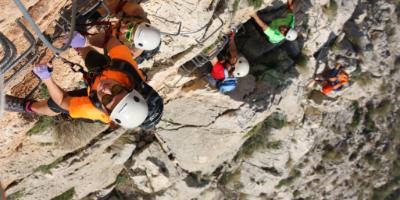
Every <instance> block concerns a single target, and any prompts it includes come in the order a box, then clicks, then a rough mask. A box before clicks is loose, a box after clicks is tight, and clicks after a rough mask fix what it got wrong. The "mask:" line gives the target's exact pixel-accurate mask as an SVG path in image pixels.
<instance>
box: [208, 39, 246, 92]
mask: <svg viewBox="0 0 400 200" xmlns="http://www.w3.org/2000/svg"><path fill="white" fill-rule="evenodd" d="M234 38H235V33H234V32H232V33H231V36H230V40H229V46H228V48H227V49H225V52H223V54H225V55H223V57H222V58H220V59H218V58H214V59H212V60H211V64H212V68H211V72H210V74H209V76H208V80H209V83H210V84H211V85H213V86H215V87H216V88H217V89H218V90H219V91H220V92H222V93H227V92H231V91H233V90H235V89H236V87H237V84H238V80H237V79H238V78H240V77H245V76H246V75H247V74H248V73H249V71H250V65H249V62H248V61H247V59H246V58H245V57H244V56H243V55H240V54H238V52H237V48H236V45H235V41H234Z"/></svg>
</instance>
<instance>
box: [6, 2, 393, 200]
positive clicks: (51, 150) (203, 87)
mask: <svg viewBox="0 0 400 200" xmlns="http://www.w3.org/2000/svg"><path fill="white" fill-rule="evenodd" d="M251 2H258V1H244V0H242V1H237V0H230V1H218V0H200V1H194V0H187V1H161V0H152V1H144V2H142V5H143V7H144V8H145V10H146V11H147V12H148V16H149V18H150V20H151V21H152V23H154V24H155V25H156V26H157V27H159V28H160V30H162V31H163V32H168V33H172V32H174V31H175V30H176V27H177V22H182V32H181V35H179V36H172V35H168V34H167V35H163V37H162V46H161V49H160V53H158V54H157V55H156V56H155V58H154V59H151V60H149V61H146V62H145V63H143V64H142V65H141V66H140V67H142V68H144V69H146V70H148V71H149V74H150V75H151V81H150V84H151V85H152V86H153V87H154V88H156V89H157V90H158V91H159V92H160V93H161V94H162V95H163V96H164V98H165V102H166V105H165V113H164V116H163V119H162V121H161V122H160V124H159V125H158V127H157V129H156V130H154V131H151V132H143V131H140V130H134V131H125V130H120V129H119V130H115V131H110V130H108V129H106V127H104V126H100V125H97V124H92V125H90V126H89V127H88V130H90V131H85V130H83V131H84V132H88V134H87V135H85V137H82V138H81V137H78V138H81V139H79V140H80V142H79V143H75V144H72V145H70V146H68V147H66V146H63V145H61V144H60V143H61V142H60V137H55V136H56V135H57V134H56V133H55V132H56V131H55V129H51V128H48V129H46V130H45V131H42V132H40V133H38V134H34V135H32V134H27V132H28V130H29V129H31V128H32V127H33V126H34V124H37V118H33V119H32V118H30V119H29V118H26V117H25V118H23V117H22V116H20V115H16V114H12V113H6V114H5V115H4V116H3V117H2V118H1V120H0V126H1V129H2V133H1V134H0V152H1V153H0V158H1V159H0V181H1V182H2V185H3V186H5V187H6V193H7V195H9V196H10V197H11V199H52V198H54V197H60V198H61V197H62V198H64V199H82V198H84V199H166V200H167V199H385V198H387V199H396V198H397V197H398V195H399V188H400V185H399V184H398V182H399V180H400V174H399V173H398V171H399V166H400V163H399V161H398V160H399V159H398V149H399V147H400V140H399V133H400V121H399V113H400V111H399V106H400V104H399V101H400V99H399V94H400V89H399V80H400V70H399V69H400V61H399V57H400V47H399V45H400V42H399V41H400V34H399V31H400V30H399V26H398V19H399V16H400V15H399V13H400V12H399V10H400V8H399V7H400V5H399V3H398V1H388V0H376V1H367V0H361V1H360V0H347V1H345V0H330V1H329V0H324V1H321V0H306V1H297V3H296V9H295V15H296V29H297V30H298V31H299V33H300V35H301V37H300V38H299V43H297V46H292V44H290V43H285V44H283V45H282V46H280V47H278V48H276V49H274V50H273V51H271V52H267V53H265V54H262V55H261V56H262V57H259V58H262V59H256V60H252V64H253V65H252V66H251V74H250V75H249V76H247V77H245V78H241V79H239V88H238V89H237V90H236V91H235V92H233V93H231V94H228V95H224V94H220V93H218V92H217V91H215V90H213V89H212V87H210V86H208V85H207V83H206V82H205V80H204V77H203V76H202V75H201V74H200V73H198V72H195V73H193V74H191V75H189V76H183V75H182V73H181V71H180V70H179V68H180V66H181V65H182V64H184V63H186V62H188V61H189V60H190V59H192V58H193V57H195V56H196V55H198V54H199V53H200V52H202V50H203V49H206V48H207V47H209V46H210V45H211V44H213V43H216V42H217V40H218V39H219V38H220V36H222V35H223V34H226V33H227V32H228V31H229V29H230V28H232V27H234V26H237V25H238V24H241V23H245V26H244V27H245V28H247V29H246V30H253V31H254V30H256V28H254V26H253V24H252V23H253V22H252V21H248V19H249V17H248V14H249V13H251V12H254V11H255V10H257V9H258V8H254V7H253V6H251V5H249V3H251ZM259 2H260V3H261V4H260V8H264V7H267V9H272V8H276V7H279V6H281V5H284V4H285V3H286V1H278V0H276V1H274V0H264V1H259ZM24 3H25V5H26V6H28V7H30V12H31V13H32V15H34V16H35V17H34V18H35V20H36V21H38V22H39V24H40V26H41V27H42V28H43V30H45V29H46V27H48V26H49V24H51V21H52V20H54V19H55V18H56V14H55V12H52V11H54V10H59V9H61V8H62V7H63V5H64V3H65V2H64V1H54V2H53V1H52V2H48V1H41V0H39V1H24ZM0 7H1V8H4V9H5V10H7V12H5V13H3V14H0V24H1V26H0V30H1V31H2V32H3V33H5V34H6V35H7V36H8V37H10V39H11V40H12V41H13V42H15V43H16V44H17V47H18V49H23V48H24V47H25V46H24V45H25V44H24V41H22V40H21V37H20V36H21V34H22V33H21V32H20V31H17V30H16V28H15V27H16V26H15V25H14V24H13V21H14V20H15V19H16V18H17V17H19V16H20V15H19V13H18V12H10V11H11V10H16V8H15V7H14V6H13V4H6V3H4V2H3V1H0ZM4 9H3V10H4ZM5 16H7V17H5ZM216 17H219V18H221V19H222V20H223V21H224V24H223V25H222V28H221V29H217V28H218V27H219V23H220V21H219V19H218V18H216ZM207 25H208V26H207ZM203 27H207V28H204V29H202V28H203ZM214 30H217V31H216V32H215V34H211V33H212V32H214ZM240 34H242V36H243V35H245V34H246V33H243V32H241V30H239V32H238V40H241V39H242V40H244V39H246V38H244V39H243V38H241V35H240ZM208 36H210V37H208ZM254 37H256V35H255V34H254ZM206 38H208V39H207V40H205V41H202V40H203V39H206ZM261 39H263V38H261ZM239 43H240V41H239ZM39 45H40V44H39ZM243 46H244V47H246V45H243ZM252 47H253V46H252ZM257 48H259V47H257V46H254V49H255V50H257ZM299 48H301V54H300V55H299V56H295V54H296V52H297V51H298V49H299ZM254 49H253V51H254ZM250 50H252V49H250ZM40 52H41V54H43V56H42V58H41V60H42V61H44V60H46V58H47V57H48V54H51V53H50V52H48V51H45V50H44V48H42V49H41V51H40ZM249 52H250V51H249ZM249 52H246V53H249ZM242 53H243V52H242ZM256 53H260V52H256ZM61 56H63V57H66V58H69V59H71V60H73V61H76V62H81V63H82V61H81V60H80V58H79V56H77V55H76V53H75V52H74V51H73V50H71V51H66V52H64V53H63V54H62V55H61ZM336 63H341V64H342V65H344V66H346V70H348V71H349V72H350V74H351V81H352V83H351V86H350V87H348V88H346V89H345V90H343V91H341V92H339V93H335V94H332V95H330V96H328V97H327V96H324V95H322V94H320V92H318V91H317V90H313V89H311V88H309V87H307V85H308V84H307V83H308V82H309V80H310V79H311V78H312V77H313V76H314V75H315V73H320V72H323V71H324V70H326V69H328V68H331V67H333V66H334V65H335V64H336ZM54 66H55V69H54V70H55V71H54V73H55V75H56V81H57V82H59V83H60V84H61V85H62V87H64V88H66V89H74V88H77V87H80V85H79V83H78V82H79V80H80V79H81V76H80V74H78V73H73V72H72V71H71V70H67V69H68V67H67V66H66V65H65V64H64V63H62V62H61V60H56V63H54ZM28 72H29V70H26V72H25V73H22V75H21V77H19V78H18V79H16V81H15V83H14V84H13V87H10V88H6V89H7V92H8V93H12V94H16V95H20V96H24V95H26V93H24V90H23V89H24V88H26V86H27V84H26V83H25V84H21V83H19V82H20V81H21V80H22V79H24V80H30V79H32V78H30V77H29V73H28ZM18 83H19V84H18ZM35 96H36V97H37V98H42V97H41V96H40V94H35ZM54 123H55V124H56V126H57V124H58V126H60V124H59V122H57V121H56V122H54ZM67 132H69V131H67ZM72 132H73V131H72ZM65 138H68V137H64V139H65Z"/></svg>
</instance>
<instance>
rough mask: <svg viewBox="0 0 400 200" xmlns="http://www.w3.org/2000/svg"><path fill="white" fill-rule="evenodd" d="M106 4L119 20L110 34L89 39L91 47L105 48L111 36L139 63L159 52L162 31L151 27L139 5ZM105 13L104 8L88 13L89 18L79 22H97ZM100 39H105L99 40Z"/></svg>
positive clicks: (119, 0)
mask: <svg viewBox="0 0 400 200" xmlns="http://www.w3.org/2000/svg"><path fill="white" fill-rule="evenodd" d="M105 3H106V4H107V6H108V7H109V9H110V10H111V15H112V16H114V17H117V18H118V19H119V20H118V22H117V23H116V24H113V25H112V30H110V33H102V34H97V35H94V36H91V37H89V42H90V44H91V45H93V46H96V47H100V48H103V47H104V42H103V41H105V40H107V38H109V35H114V36H115V37H116V38H117V39H119V40H120V41H121V43H122V44H125V45H127V46H128V47H129V48H130V49H131V52H132V55H133V58H134V59H135V60H136V61H137V63H141V62H143V61H144V60H145V59H149V58H150V57H152V56H153V55H154V54H155V53H157V52H158V50H159V47H160V44H161V34H160V31H159V30H158V29H157V28H155V27H154V26H152V25H150V21H149V20H148V19H147V18H146V13H145V12H144V10H143V8H142V7H141V6H140V5H139V4H138V3H135V2H128V1H126V0H107V1H105ZM104 13H105V11H104V8H98V9H97V10H95V13H88V14H87V15H88V16H82V17H81V20H79V19H78V21H81V22H80V23H87V22H88V21H89V22H92V21H97V20H98V19H99V18H100V17H101V16H102V15H104ZM86 17H89V19H86ZM82 21H83V22H82ZM106 32H107V31H106ZM92 37H94V38H92ZM98 38H103V39H102V40H99V39H98ZM94 41H101V42H94Z"/></svg>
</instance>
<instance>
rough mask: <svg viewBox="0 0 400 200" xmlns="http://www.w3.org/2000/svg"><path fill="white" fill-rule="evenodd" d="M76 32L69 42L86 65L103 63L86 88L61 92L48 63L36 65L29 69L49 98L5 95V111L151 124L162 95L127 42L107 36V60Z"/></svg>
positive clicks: (156, 117) (131, 124)
mask: <svg viewBox="0 0 400 200" xmlns="http://www.w3.org/2000/svg"><path fill="white" fill-rule="evenodd" d="M86 45H87V42H86V40H85V39H84V38H82V37H81V35H79V34H76V35H75V37H74V38H73V40H72V42H71V46H73V47H74V48H76V49H78V50H79V52H80V54H81V56H82V57H83V59H84V60H85V65H86V66H87V67H88V68H90V67H98V66H103V70H102V71H100V72H99V73H97V74H96V75H95V76H94V77H93V78H91V79H90V80H88V79H86V82H87V84H88V85H89V87H88V88H84V89H80V90H76V91H71V92H65V91H64V90H62V89H61V88H60V87H59V86H58V85H57V84H56V83H55V81H54V80H53V79H52V70H51V69H52V67H51V66H50V65H48V64H39V65H36V66H35V67H34V69H33V72H34V74H36V75H37V76H38V77H39V78H40V79H41V80H42V81H43V83H44V84H45V85H46V86H47V89H48V91H49V94H50V97H51V98H50V99H48V100H45V101H38V102H36V101H33V100H24V99H21V98H17V97H13V96H10V95H7V96H6V108H5V110H6V111H7V110H8V111H14V112H28V113H36V114H39V115H48V116H55V115H58V114H60V113H63V114H68V115H69V116H71V117H72V118H83V119H90V120H96V121H101V122H103V123H109V124H113V125H119V126H121V127H124V128H128V129H131V128H136V127H138V126H140V127H141V128H144V129H151V128H153V127H154V126H155V125H156V124H157V123H158V122H159V121H160V119H161V116H162V113H163V99H162V98H161V97H160V96H159V95H158V93H157V92H156V91H155V90H153V88H151V87H150V86H149V85H147V84H146V83H145V76H144V75H143V74H142V72H141V71H140V70H139V69H138V67H137V63H136V62H135V61H134V60H133V59H132V55H131V53H130V50H129V48H128V47H127V46H125V45H122V44H121V43H120V41H119V40H118V39H116V38H115V37H111V38H110V40H108V42H107V44H106V49H107V52H108V56H109V58H111V60H110V61H108V60H107V58H106V57H105V56H104V55H102V54H100V53H98V52H97V51H96V50H94V49H93V48H92V47H90V46H86Z"/></svg>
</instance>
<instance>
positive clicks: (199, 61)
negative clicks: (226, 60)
mask: <svg viewBox="0 0 400 200" xmlns="http://www.w3.org/2000/svg"><path fill="white" fill-rule="evenodd" d="M215 32H216V31H214V33H215ZM214 33H213V34H214ZM209 37H211V36H209ZM209 37H208V38H209ZM228 42H229V37H228V36H227V35H223V36H222V37H221V38H220V39H219V41H217V44H216V45H213V46H212V47H211V49H209V50H208V51H206V52H205V51H202V52H201V53H200V54H199V55H197V56H195V57H194V58H192V59H191V60H189V61H188V62H186V63H184V64H182V65H181V66H180V67H179V69H182V71H183V72H184V73H183V74H182V75H181V76H180V77H179V79H178V80H177V81H175V82H174V83H173V84H172V85H169V84H167V83H166V82H164V85H165V86H167V87H168V88H169V89H173V88H178V87H179V86H178V83H179V82H180V81H181V80H182V79H183V78H184V77H188V76H190V75H192V74H193V72H195V71H196V70H197V69H200V68H202V67H204V66H205V64H206V63H207V62H209V61H210V60H212V59H213V58H215V57H216V56H217V55H218V54H219V53H220V52H221V51H222V50H223V49H224V48H225V46H226V45H227V44H228Z"/></svg>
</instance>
